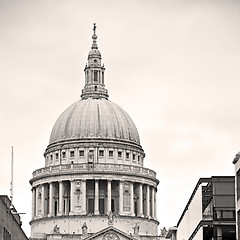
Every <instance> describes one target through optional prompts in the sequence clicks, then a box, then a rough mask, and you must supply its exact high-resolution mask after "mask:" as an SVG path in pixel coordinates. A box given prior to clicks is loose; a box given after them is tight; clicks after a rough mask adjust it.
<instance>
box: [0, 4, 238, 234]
mask: <svg viewBox="0 0 240 240" xmlns="http://www.w3.org/2000/svg"><path fill="white" fill-rule="evenodd" d="M94 22H96V24H97V35H98V46H99V50H100V51H101V53H102V58H103V62H104V64H105V67H106V71H105V83H106V88H107V89H108V91H109V95H110V98H109V99H110V100H112V101H113V102H115V103H117V104H118V105H120V106H121V107H122V108H123V109H125V110H126V112H127V113H128V114H129V115H130V116H131V118H132V119H133V121H134V122H135V124H136V126H137V128H138V131H139V134H140V138H141V144H142V146H143V149H144V151H145V153H146V158H145V166H146V167H149V168H151V169H154V170H155V171H156V172H157V177H158V179H159V180H160V184H159V186H158V206H157V208H158V219H159V221H160V226H159V228H163V227H164V226H165V227H166V228H168V227H170V226H173V225H176V224H177V222H178V219H179V218H180V216H181V213H182V212H183V210H184V207H185V206H186V204H187V201H188V199H189V197H190V195H191V193H192V191H193V189H194V187H195V185H196V183H197V181H198V179H199V178H200V177H211V176H216V175H234V165H233V164H232V160H233V158H234V156H235V154H236V153H237V152H238V151H239V150H240V136H239V134H240V110H239V105H240V94H239V90H240V70H239V63H240V44H239V43H240V24H239V23H240V1H238V0H236V1H234V0H225V1H221V0H216V1H215V0H182V1H180V0H131V1H129V0H121V1H115V0H113V1H110V0H109V1H107V0H102V1H98V0H95V1H94V0H89V1H81V0H70V1H69V0H65V1H64V0H48V1H47V0H41V1H38V0H11V1H9V0H0V68H1V70H0V79H1V87H0V96H1V101H0V110H1V111H0V117H1V124H0V133H1V154H2V155H1V168H0V194H7V195H9V194H10V191H9V189H10V162H11V146H14V162H15V163H14V192H13V196H14V200H13V202H14V205H15V207H16V208H17V210H18V211H19V212H25V213H27V214H26V215H22V221H23V228H24V230H25V231H26V234H27V235H28V236H29V235H30V226H29V224H28V222H29V221H30V218H31V186H30V184H29V180H30V179H31V176H32V172H33V171H34V170H36V169H37V168H41V167H44V158H43V153H44V150H45V149H46V147H47V145H48V140H49V137H50V132H51V129H52V127H53V125H54V122H55V121H56V119H57V118H58V116H59V115H60V114H61V112H62V111H64V110H65V109H66V108H67V107H68V106H69V105H71V104H72V103H73V102H75V101H77V100H78V99H79V98H80V92H81V89H82V88H83V86H84V71H83V70H84V66H85V64H86V61H87V55H88V51H89V50H90V48H91V44H92V39H91V36H92V25H93V23H94Z"/></svg>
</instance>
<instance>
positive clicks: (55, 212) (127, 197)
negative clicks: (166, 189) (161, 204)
mask: <svg viewBox="0 0 240 240" xmlns="http://www.w3.org/2000/svg"><path fill="white" fill-rule="evenodd" d="M109 212H113V213H115V214H118V215H125V216H138V217H146V218H153V219H156V187H155V186H152V185H149V184H143V183H139V182H130V181H121V180H102V179H101V180H100V179H94V180H93V179H87V180H85V179H81V180H71V181H65V180H64V181H53V182H49V183H43V184H39V185H37V186H34V187H33V188H32V219H35V218H42V217H52V216H63V215H86V214H90V215H106V214H109Z"/></svg>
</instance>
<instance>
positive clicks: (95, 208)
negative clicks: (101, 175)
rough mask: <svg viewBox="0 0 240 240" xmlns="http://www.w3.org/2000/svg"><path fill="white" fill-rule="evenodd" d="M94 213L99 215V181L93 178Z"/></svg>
mask: <svg viewBox="0 0 240 240" xmlns="http://www.w3.org/2000/svg"><path fill="white" fill-rule="evenodd" d="M94 214H95V215H99V181H98V180H95V198H94Z"/></svg>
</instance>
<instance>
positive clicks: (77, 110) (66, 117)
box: [49, 98, 140, 144]
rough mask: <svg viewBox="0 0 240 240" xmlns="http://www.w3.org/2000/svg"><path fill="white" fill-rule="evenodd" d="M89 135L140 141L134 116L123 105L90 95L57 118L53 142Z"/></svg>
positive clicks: (87, 137)
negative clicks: (90, 96)
mask: <svg viewBox="0 0 240 240" xmlns="http://www.w3.org/2000/svg"><path fill="white" fill-rule="evenodd" d="M89 138H93V139H100V138H103V139H110V140H124V141H130V142H134V143H136V144H140V140H139V135H138V132H137V128H136V126H135V124H134V122H133V121H132V119H131V118H130V117H129V115H128V114H127V113H126V112H125V111H124V110H123V109H122V108H121V107H119V106H118V105H117V104H115V103H113V102H111V101H109V100H107V99H92V98H88V99H85V100H79V101H77V102H75V103H74V104H72V105H71V106H70V107H69V108H67V109H66V110H65V111H64V112H63V113H62V114H61V115H60V117H59V118H58V119H57V121H56V123H55V125H54V127H53V129H52V133H51V137H50V141H49V144H52V143H57V142H60V141H65V140H74V141H75V140H81V139H89Z"/></svg>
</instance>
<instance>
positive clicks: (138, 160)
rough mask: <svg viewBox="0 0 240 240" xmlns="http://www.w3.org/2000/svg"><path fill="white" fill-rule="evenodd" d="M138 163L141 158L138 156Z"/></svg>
mask: <svg viewBox="0 0 240 240" xmlns="http://www.w3.org/2000/svg"><path fill="white" fill-rule="evenodd" d="M138 163H140V156H139V155H138Z"/></svg>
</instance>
